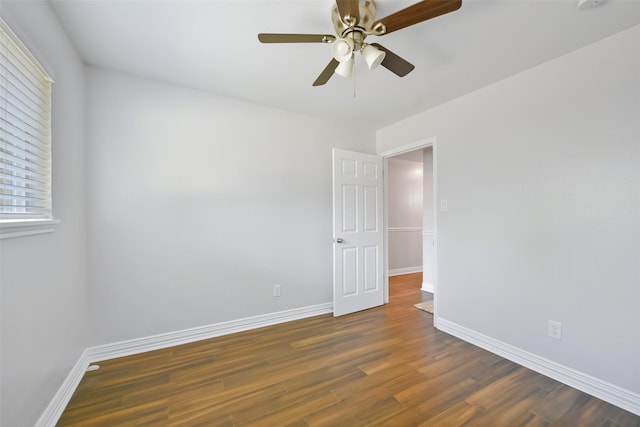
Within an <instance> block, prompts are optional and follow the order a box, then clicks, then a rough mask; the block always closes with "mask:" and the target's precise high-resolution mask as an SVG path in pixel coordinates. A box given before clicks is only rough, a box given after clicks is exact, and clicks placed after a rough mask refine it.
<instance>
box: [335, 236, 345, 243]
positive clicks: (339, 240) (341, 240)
mask: <svg viewBox="0 0 640 427" xmlns="http://www.w3.org/2000/svg"><path fill="white" fill-rule="evenodd" d="M336 243H344V240H343V239H342V237H338V238H337V239H336Z"/></svg>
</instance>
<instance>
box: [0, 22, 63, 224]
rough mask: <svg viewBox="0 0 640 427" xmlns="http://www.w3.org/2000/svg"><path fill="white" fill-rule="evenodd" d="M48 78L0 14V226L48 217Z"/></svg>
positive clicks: (49, 167) (49, 210)
mask: <svg viewBox="0 0 640 427" xmlns="http://www.w3.org/2000/svg"><path fill="white" fill-rule="evenodd" d="M52 83H53V81H52V79H51V78H50V77H49V75H48V74H47V72H46V71H45V70H44V68H43V67H42V66H41V65H40V64H39V63H38V61H37V60H36V59H35V58H34V56H33V55H32V54H31V53H30V52H29V51H28V50H27V49H26V47H25V46H24V45H23V44H22V43H21V42H20V40H19V39H18V38H17V37H16V35H15V34H14V33H13V32H12V31H11V29H9V27H8V26H7V24H6V23H5V22H4V21H3V20H2V19H0V223H2V225H3V227H2V231H5V229H6V227H4V226H5V225H6V224H7V223H13V224H16V223H22V224H30V226H31V227H33V224H34V223H37V222H38V221H45V222H46V221H47V220H49V221H50V220H51V218H52V211H51V84H52ZM47 231H52V230H47ZM29 234H33V233H29Z"/></svg>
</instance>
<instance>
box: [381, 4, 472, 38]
mask: <svg viewBox="0 0 640 427" xmlns="http://www.w3.org/2000/svg"><path fill="white" fill-rule="evenodd" d="M460 6H462V0H423V1H421V2H419V3H416V4H414V5H412V6H409V7H407V8H405V9H402V10H400V11H398V12H396V13H392V14H391V15H389V16H387V17H385V18H382V19H378V20H377V21H376V22H374V23H373V25H372V27H371V28H373V31H374V33H375V34H376V35H378V36H381V35H383V34H389V33H391V32H393V31H397V30H401V29H402V28H405V27H408V26H410V25H413V24H418V23H420V22H423V21H426V20H427V19H431V18H435V17H437V16H440V15H444V14H445V13H449V12H453V11H454V10H458V9H460Z"/></svg>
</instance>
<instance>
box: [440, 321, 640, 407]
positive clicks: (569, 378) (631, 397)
mask: <svg viewBox="0 0 640 427" xmlns="http://www.w3.org/2000/svg"><path fill="white" fill-rule="evenodd" d="M436 327H437V328H438V329H440V330H441V331H443V332H446V333H448V334H451V335H453V336H455V337H458V338H460V339H462V340H464V341H467V342H470V343H471V344H474V345H477V346H478V347H481V348H483V349H485V350H488V351H490V352H492V353H495V354H497V355H499V356H502V357H504V358H505V359H508V360H511V361H512V362H515V363H517V364H519V365H522V366H524V367H526V368H529V369H531V370H533V371H536V372H538V373H540V374H543V375H546V376H548V377H550V378H553V379H554V380H557V381H560V382H561V383H563V384H566V385H568V386H571V387H573V388H576V389H578V390H580V391H583V392H585V393H587V394H590V395H592V396H595V397H597V398H598V399H602V400H604V401H605V402H609V403H611V404H613V405H616V406H618V407H620V408H622V409H625V410H627V411H629V412H632V413H634V414H636V415H640V394H637V393H634V392H631V391H629V390H626V389H623V388H621V387H618V386H616V385H613V384H610V383H608V382H606V381H602V380H600V379H598V378H594V377H592V376H591V375H587V374H585V373H582V372H579V371H576V370H575V369H572V368H569V367H567V366H563V365H560V364H558V363H556V362H553V361H551V360H548V359H545V358H543V357H540V356H538V355H535V354H533V353H529V352H528V351H525V350H522V349H520V348H518V347H514V346H512V345H510V344H506V343H504V342H502V341H498V340H496V339H494V338H491V337H489V336H486V335H484V334H481V333H479V332H476V331H474V330H471V329H468V328H466V327H464V326H460V325H458V324H456V323H454V322H450V321H448V320H446V319H442V318H438V321H437V326H436Z"/></svg>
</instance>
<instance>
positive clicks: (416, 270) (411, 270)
mask: <svg viewBox="0 0 640 427" xmlns="http://www.w3.org/2000/svg"><path fill="white" fill-rule="evenodd" d="M411 273H422V266H421V265H419V266H417V267H404V268H394V269H393V270H389V277H391V276H400V275H401V274H411Z"/></svg>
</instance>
